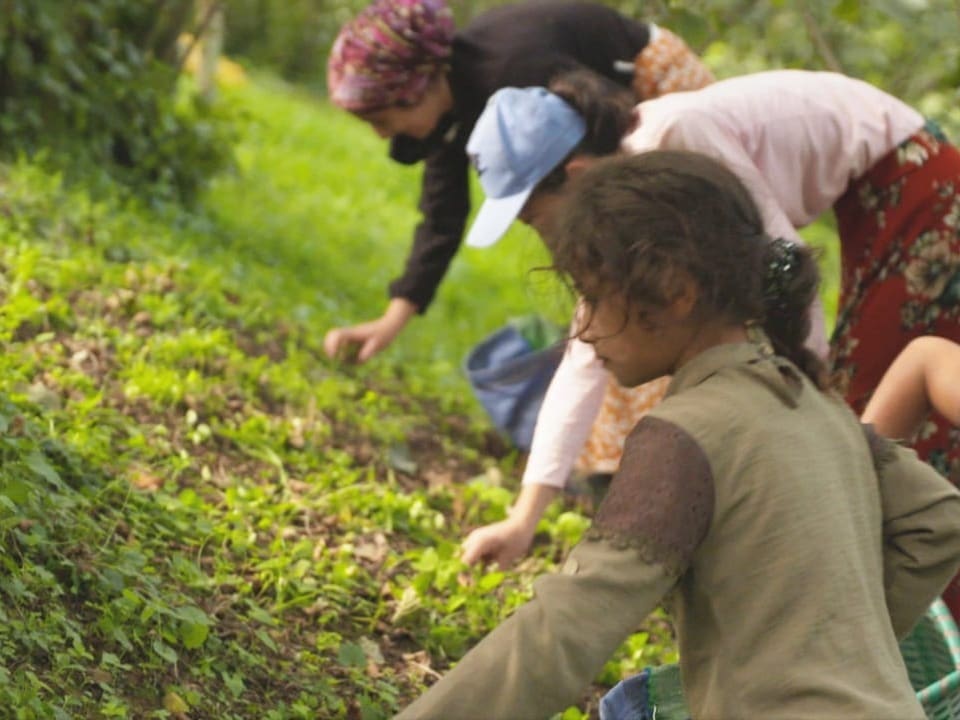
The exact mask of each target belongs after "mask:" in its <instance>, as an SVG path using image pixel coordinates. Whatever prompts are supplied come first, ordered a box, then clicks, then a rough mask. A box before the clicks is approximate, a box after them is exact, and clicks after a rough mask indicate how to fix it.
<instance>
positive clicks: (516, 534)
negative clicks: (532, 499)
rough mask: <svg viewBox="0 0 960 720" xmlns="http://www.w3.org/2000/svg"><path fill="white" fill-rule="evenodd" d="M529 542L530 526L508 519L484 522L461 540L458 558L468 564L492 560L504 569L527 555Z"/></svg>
mask: <svg viewBox="0 0 960 720" xmlns="http://www.w3.org/2000/svg"><path fill="white" fill-rule="evenodd" d="M532 542H533V529H531V528H529V527H527V526H526V524H524V523H522V522H519V521H517V520H514V519H513V518H508V519H506V520H501V521H500V522H495V523H491V524H490V525H484V526H483V527H479V528H477V529H476V530H474V531H473V532H471V533H470V534H469V535H468V536H467V539H466V540H464V541H463V554H462V558H463V561H464V562H465V563H467V564H468V565H473V564H475V563H485V564H486V563H492V564H495V565H498V566H500V567H501V568H508V567H510V566H511V565H513V564H514V563H515V562H516V561H517V560H518V559H520V558H521V557H523V556H524V555H526V554H527V552H528V551H529V550H530V544H531V543H532Z"/></svg>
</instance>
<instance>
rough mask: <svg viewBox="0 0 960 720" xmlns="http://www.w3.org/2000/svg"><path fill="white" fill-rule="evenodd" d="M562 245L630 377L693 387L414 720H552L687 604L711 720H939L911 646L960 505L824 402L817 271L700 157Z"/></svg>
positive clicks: (587, 335)
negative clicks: (577, 536) (903, 647)
mask: <svg viewBox="0 0 960 720" xmlns="http://www.w3.org/2000/svg"><path fill="white" fill-rule="evenodd" d="M545 239H546V241H547V244H548V246H549V248H550V250H551V252H552V254H553V257H554V266H555V268H556V270H557V271H558V272H560V273H562V274H564V275H566V276H567V277H568V278H569V280H570V282H571V284H572V285H573V286H574V287H575V288H576V290H577V291H578V293H579V294H580V296H581V297H582V298H583V306H584V312H583V314H582V315H581V318H580V323H581V324H580V326H579V328H578V333H579V337H580V339H581V340H582V341H583V342H585V343H587V344H589V345H590V346H592V347H593V349H594V351H595V353H596V355H597V357H598V358H599V359H600V361H601V362H602V363H603V365H604V366H605V367H606V368H607V370H608V371H610V372H611V373H613V375H615V376H616V378H617V380H619V381H620V382H621V383H623V384H626V385H637V384H640V383H644V382H647V381H648V380H651V379H653V378H658V377H661V376H663V375H672V376H673V379H672V381H671V383H670V387H669V389H668V391H667V394H666V397H665V399H664V400H663V401H662V402H661V403H660V404H659V405H658V406H657V407H656V408H655V409H653V410H652V411H651V412H650V413H649V414H648V415H647V416H646V417H645V418H644V419H643V420H642V421H641V422H640V423H639V424H638V425H637V427H636V428H635V429H634V430H633V432H632V433H631V435H630V437H629V438H628V441H627V446H626V449H625V451H624V455H623V462H622V464H621V467H620V469H619V470H618V472H617V474H616V476H615V477H614V479H613V482H612V484H611V486H610V490H609V493H608V494H607V497H606V498H605V500H604V501H603V503H602V505H601V506H600V508H599V510H598V512H597V514H596V518H595V520H594V524H593V526H592V528H591V529H590V530H588V532H587V534H586V536H585V538H584V539H583V540H582V542H580V543H579V544H578V545H577V547H575V548H574V549H573V551H572V552H571V553H570V556H569V557H568V558H567V560H566V562H565V563H564V566H563V568H562V571H561V572H560V573H558V574H555V575H549V576H546V577H542V578H540V579H538V580H537V581H536V583H535V586H534V589H535V594H534V599H533V600H532V601H530V602H529V603H528V604H527V605H525V606H523V607H522V608H520V609H519V610H518V611H517V612H516V613H514V614H513V615H512V616H511V617H510V618H509V619H508V620H507V621H505V622H504V623H503V624H502V625H501V626H500V627H498V628H497V629H496V630H494V631H493V632H492V633H490V635H488V636H487V637H486V638H485V639H484V640H482V641H481V642H480V643H479V645H477V646H476V647H475V648H474V649H473V650H472V651H470V652H469V653H468V654H467V655H466V656H465V657H464V658H463V659H462V660H461V661H460V662H459V663H458V664H457V665H456V666H455V667H454V669H453V670H452V671H451V672H449V673H448V674H447V675H446V676H445V677H444V678H443V679H441V680H440V681H439V682H438V683H437V684H436V685H434V686H433V687H432V688H431V689H430V690H429V691H428V692H427V693H426V694H425V695H424V696H423V697H421V698H420V699H419V700H418V701H416V702H415V703H414V704H413V705H411V706H410V707H409V708H407V710H406V711H404V712H402V713H401V714H400V717H401V718H418V719H420V720H423V719H424V718H453V717H457V718H461V717H462V718H467V717H487V718H521V717H522V718H534V717H544V718H545V717H549V716H550V715H551V714H552V713H554V712H557V711H560V710H562V709H563V708H564V707H566V706H568V705H570V704H572V703H573V702H576V700H577V698H578V697H579V695H580V693H581V692H582V691H583V690H584V688H585V687H586V686H587V685H588V683H589V682H590V680H591V679H592V678H593V677H595V675H596V673H597V672H598V671H599V670H600V668H601V667H602V665H603V663H604V662H605V660H606V659H607V658H608V657H609V656H610V655H611V654H612V653H613V652H614V650H616V648H617V647H618V646H619V645H620V643H621V642H622V641H623V640H624V638H625V637H626V636H627V635H628V634H629V633H630V632H632V631H634V630H635V628H636V626H637V625H638V624H639V623H640V622H641V621H642V620H643V618H644V617H645V616H646V615H647V614H648V613H649V612H650V611H651V610H653V608H654V607H656V605H657V604H658V603H659V602H660V601H661V600H662V599H663V598H664V597H665V596H667V595H668V594H669V595H670V596H671V599H672V602H673V611H674V612H673V614H674V618H675V620H676V625H677V634H678V641H679V646H680V663H681V669H682V675H683V683H684V694H685V696H686V699H687V702H688V706H689V709H690V711H691V715H692V717H693V718H695V719H697V718H707V717H721V718H761V717H762V718H768V719H769V718H798V717H823V718H840V717H862V718H887V717H889V718H894V717H895V718H917V719H919V718H923V717H924V714H923V711H922V709H921V707H920V705H919V703H918V702H917V700H916V696H915V694H914V692H913V690H912V688H911V687H910V683H909V681H908V679H907V673H906V669H905V667H904V664H903V660H902V658H901V656H900V653H899V650H898V646H897V637H898V636H902V635H903V634H905V633H906V632H907V631H908V630H909V629H910V627H911V626H912V625H913V624H914V623H915V622H916V620H917V619H918V618H919V617H920V615H921V614H922V613H923V611H924V609H925V608H926V607H927V605H928V604H929V603H930V602H931V601H932V599H933V598H934V597H935V596H936V595H937V593H938V592H939V591H940V590H941V589H942V588H943V586H944V584H945V583H946V582H947V580H948V579H949V577H950V576H951V575H952V573H953V572H954V571H955V570H956V568H957V567H958V565H960V493H958V492H957V490H956V489H954V488H953V487H952V486H951V485H950V484H949V483H948V482H947V481H946V480H944V479H943V478H942V477H941V476H940V475H938V474H937V473H936V472H935V471H934V470H933V469H932V468H930V467H929V466H928V465H926V464H924V463H922V462H920V461H919V460H918V459H917V458H916V456H915V455H914V454H913V453H912V452H911V451H909V450H905V449H903V448H901V447H899V446H897V445H895V444H893V443H891V442H889V441H886V440H883V439H881V438H880V437H879V436H876V435H874V434H872V433H871V432H870V431H869V430H867V429H865V428H864V427H863V426H861V425H860V424H859V422H858V421H857V419H856V417H855V416H854V415H853V413H852V412H851V411H850V409H849V408H848V407H846V406H845V405H844V403H843V402H842V401H841V400H840V399H839V398H835V397H833V396H832V395H830V394H828V393H826V392H824V390H823V387H824V385H825V382H826V378H825V372H824V368H823V366H822V364H821V363H820V361H819V359H818V358H817V357H816V356H815V355H814V354H812V353H811V352H810V351H809V350H807V349H806V348H805V347H804V345H803V343H804V339H805V338H806V336H807V332H808V330H809V316H808V314H807V308H808V306H809V304H810V302H811V301H812V299H813V297H814V295H815V293H816V289H817V270H816V264H815V262H814V260H813V259H812V257H811V256H810V254H809V253H808V252H807V251H806V250H804V249H802V248H801V247H799V246H797V245H795V244H792V243H788V242H785V241H772V240H770V238H769V236H767V235H766V233H765V232H764V226H763V221H762V219H761V217H760V214H759V212H758V210H757V207H756V205H755V204H754V202H753V200H752V199H751V197H750V195H749V193H748V192H747V190H746V189H745V188H744V186H743V185H742V184H741V183H740V182H739V180H738V179H737V177H736V176H735V175H734V174H733V173H731V172H730V171H728V170H727V169H725V168H724V167H723V166H721V165H720V164H718V163H717V162H715V161H713V160H711V159H709V158H706V157H704V156H702V155H695V154H690V153H679V152H651V153H646V154H643V155H640V156H636V157H624V158H615V159H610V160H607V161H603V162H600V163H598V164H597V165H595V166H594V167H592V168H591V169H589V170H586V171H585V172H584V173H583V174H582V176H581V177H580V178H579V179H578V181H577V182H576V186H575V188H573V189H572V191H571V192H570V193H569V195H568V197H567V201H566V203H565V207H564V208H563V209H562V210H561V212H560V221H559V222H556V223H554V224H553V225H552V229H551V231H550V233H548V235H547V236H546V238H545Z"/></svg>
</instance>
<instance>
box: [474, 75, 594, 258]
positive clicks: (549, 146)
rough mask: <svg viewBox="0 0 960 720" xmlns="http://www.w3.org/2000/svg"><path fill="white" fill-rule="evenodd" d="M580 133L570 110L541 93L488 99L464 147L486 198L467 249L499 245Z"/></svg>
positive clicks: (514, 91)
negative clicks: (538, 186)
mask: <svg viewBox="0 0 960 720" xmlns="http://www.w3.org/2000/svg"><path fill="white" fill-rule="evenodd" d="M586 132H587V128H586V123H585V122H584V120H583V118H582V117H580V115H579V114H578V113H577V112H576V110H574V109H573V108H572V107H570V105H568V104H567V103H566V102H565V101H564V100H562V99H561V98H560V97H558V96H557V95H554V94H553V93H552V92H550V91H549V90H547V89H546V88H542V87H529V88H522V89H521V88H503V89H501V90H498V91H497V92H495V93H494V94H493V95H491V96H490V99H489V100H488V101H487V106H486V107H485V108H484V110H483V112H482V113H481V114H480V117H479V118H478V119H477V124H476V125H475V126H474V128H473V132H472V133H471V134H470V139H469V140H468V141H467V154H468V155H469V156H470V160H471V162H472V163H473V165H474V167H475V168H476V170H477V174H478V175H479V176H480V185H481V187H483V192H484V193H485V194H486V196H487V198H486V200H484V203H483V205H482V206H481V208H480V211H479V212H478V213H477V216H476V218H475V219H474V221H473V225H472V226H471V227H470V231H469V232H468V233H467V239H466V243H467V245H469V246H471V247H489V246H490V245H493V244H494V243H495V242H496V241H497V240H499V239H500V238H501V236H502V235H503V234H504V233H505V232H506V231H507V228H509V227H510V224H511V223H512V222H513V221H514V220H516V218H517V215H519V214H520V211H521V210H523V206H524V204H525V203H526V202H527V198H528V197H530V193H531V192H532V191H533V189H534V188H535V187H536V186H537V183H539V182H540V181H541V180H543V179H544V178H545V177H546V176H547V175H549V174H550V171H552V170H553V169H554V168H555V167H557V166H558V165H559V164H560V163H561V162H563V160H564V158H566V157H567V156H568V155H569V154H570V152H571V151H572V150H573V149H574V148H575V147H576V146H577V145H578V144H579V143H580V141H581V140H582V139H583V136H584V135H585V134H586Z"/></svg>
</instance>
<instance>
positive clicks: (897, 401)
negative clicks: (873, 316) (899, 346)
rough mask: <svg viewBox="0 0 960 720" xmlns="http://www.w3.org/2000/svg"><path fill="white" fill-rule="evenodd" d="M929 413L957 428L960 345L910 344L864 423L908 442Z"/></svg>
mask: <svg viewBox="0 0 960 720" xmlns="http://www.w3.org/2000/svg"><path fill="white" fill-rule="evenodd" d="M931 409H933V410H936V411H937V412H939V413H940V414H941V415H943V416H944V417H945V418H946V419H947V420H949V421H950V422H951V423H953V424H954V425H958V426H960V345H958V344H956V343H953V342H950V341H949V340H946V339H944V338H939V337H933V336H928V337H921V338H917V339H916V340H914V341H912V342H911V343H910V344H909V345H907V347H906V348H905V349H904V350H903V352H901V353H900V355H898V356H897V359H896V360H894V361H893V364H892V365H890V367H889V368H888V370H887V372H886V373H885V374H884V376H883V379H882V380H881V381H880V384H879V385H878V386H877V389H876V391H875V392H874V393H873V397H872V398H871V399H870V402H869V404H868V405H867V408H866V410H865V411H864V413H863V421H864V422H865V423H870V424H872V425H873V426H874V427H875V428H876V430H877V432H878V433H880V434H881V435H884V436H886V437H894V438H909V437H912V436H913V435H914V434H916V432H917V431H918V430H919V429H920V425H921V423H922V422H923V420H924V418H925V417H926V416H927V414H928V413H929V412H930V410H931Z"/></svg>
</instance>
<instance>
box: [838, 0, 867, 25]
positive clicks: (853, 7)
mask: <svg viewBox="0 0 960 720" xmlns="http://www.w3.org/2000/svg"><path fill="white" fill-rule="evenodd" d="M831 13H832V14H833V16H834V17H835V18H837V19H838V20H843V21H844V22H848V23H850V24H852V25H855V24H857V23H858V22H860V0H839V2H838V3H836V4H835V5H834V6H833V10H831Z"/></svg>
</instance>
